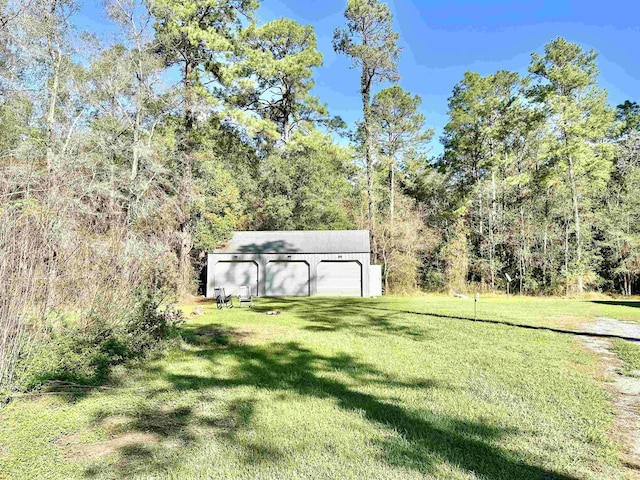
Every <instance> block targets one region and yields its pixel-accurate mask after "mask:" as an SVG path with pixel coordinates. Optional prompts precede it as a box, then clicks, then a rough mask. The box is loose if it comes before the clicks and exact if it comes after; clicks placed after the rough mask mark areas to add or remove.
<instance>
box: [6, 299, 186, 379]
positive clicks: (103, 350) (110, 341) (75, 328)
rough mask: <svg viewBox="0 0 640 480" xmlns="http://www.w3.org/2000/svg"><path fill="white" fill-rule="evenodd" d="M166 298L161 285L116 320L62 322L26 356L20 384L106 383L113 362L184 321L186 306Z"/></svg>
mask: <svg viewBox="0 0 640 480" xmlns="http://www.w3.org/2000/svg"><path fill="white" fill-rule="evenodd" d="M162 303H163V297H162V295H161V294H160V293H159V292H158V291H155V290H145V291H143V292H142V293H139V294H138V295H137V302H136V305H135V308H134V309H133V311H132V312H130V313H129V314H127V315H126V316H124V317H123V318H121V319H120V321H118V322H115V323H114V322H113V318H108V319H105V318H101V317H97V316H95V315H94V316H92V318H91V319H90V320H89V321H88V322H79V321H77V319H72V320H68V321H67V322H62V324H61V325H59V326H58V327H57V328H55V329H53V331H52V332H51V333H50V335H49V336H48V338H47V339H46V340H44V339H43V340H41V341H40V342H38V343H37V345H36V347H35V349H34V350H33V352H32V354H31V355H30V356H29V357H28V358H26V357H25V358H24V359H23V362H22V363H21V364H20V366H19V369H18V371H19V376H20V381H19V382H18V388H21V389H33V388H36V387H39V386H42V385H44V384H47V383H49V382H51V381H64V382H71V383H74V384H79V385H88V386H96V385H100V384H102V383H104V382H105V381H106V380H107V378H108V375H109V371H110V367H111V366H113V365H116V364H119V363H123V362H126V361H127V360H130V359H133V358H139V357H141V356H143V355H144V354H145V353H147V352H148V351H149V350H151V349H153V348H156V347H158V346H159V345H161V344H162V341H163V340H165V339H167V338H170V337H171V336H173V335H174V334H175V332H176V327H177V326H178V325H179V324H180V323H181V322H183V321H184V318H183V315H182V312H181V311H180V310H177V309H176V308H175V306H174V305H173V304H168V305H162Z"/></svg>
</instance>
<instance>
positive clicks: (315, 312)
mask: <svg viewBox="0 0 640 480" xmlns="http://www.w3.org/2000/svg"><path fill="white" fill-rule="evenodd" d="M372 305H373V304H372V303H371V300H370V299H366V298H364V299H358V298H344V299H339V298H330V297H311V298H303V299H289V298H281V299H269V301H267V302H265V303H258V304H256V305H255V306H254V307H253V310H254V311H255V312H256V313H266V312H268V311H273V310H280V311H282V312H287V313H291V314H294V315H296V316H298V317H299V318H301V319H304V321H305V322H307V323H308V325H306V326H304V327H302V328H303V329H304V330H308V331H314V332H337V331H340V330H352V331H357V332H358V334H359V335H361V336H371V335H381V334H391V335H397V336H401V337H404V338H406V339H409V340H417V341H422V340H426V339H427V333H428V332H427V329H424V328H420V327H417V326H416V325H415V324H414V323H412V322H406V323H403V321H402V318H401V317H402V315H403V313H404V312H401V311H397V310H387V311H385V312H378V311H376V310H375V309H372V308H371V307H372Z"/></svg>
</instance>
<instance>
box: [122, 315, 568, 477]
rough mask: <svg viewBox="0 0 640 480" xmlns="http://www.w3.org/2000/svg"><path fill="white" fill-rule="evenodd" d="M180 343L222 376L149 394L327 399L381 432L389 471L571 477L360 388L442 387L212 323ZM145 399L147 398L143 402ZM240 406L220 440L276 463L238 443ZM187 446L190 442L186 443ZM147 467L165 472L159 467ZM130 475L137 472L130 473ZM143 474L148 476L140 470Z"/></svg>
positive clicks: (144, 419) (485, 428)
mask: <svg viewBox="0 0 640 480" xmlns="http://www.w3.org/2000/svg"><path fill="white" fill-rule="evenodd" d="M185 338H186V339H187V341H189V342H190V343H191V346H190V348H189V350H188V351H187V352H186V354H187V355H194V356H197V357H199V358H204V359H207V360H208V361H210V362H211V363H212V365H213V366H214V368H212V370H211V371H212V372H215V370H216V368H215V366H216V365H219V364H225V365H226V366H227V368H228V371H226V372H225V375H224V377H218V376H216V375H215V373H212V374H211V375H208V376H202V375H190V374H176V373H169V372H165V373H163V374H162V378H163V379H164V380H166V381H167V382H169V384H170V385H171V387H170V388H168V389H167V390H166V391H165V392H156V394H159V393H164V394H166V393H168V392H174V393H176V395H177V396H179V395H180V392H187V391H192V392H193V391H210V390H209V389H212V388H214V389H215V388H223V389H229V388H234V387H252V388H257V389H264V390H268V391H271V392H273V393H274V394H278V392H280V393H286V394H287V395H289V394H294V395H297V396H300V397H308V398H316V399H327V400H331V401H332V402H333V403H334V404H335V405H336V406H337V407H338V408H340V409H342V410H344V411H347V412H354V413H357V414H358V415H359V416H361V417H362V418H364V419H365V420H367V421H368V422H370V423H371V424H374V425H377V426H378V427H381V428H383V429H385V430H386V431H387V432H388V433H389V435H386V436H385V440H383V441H381V443H380V446H381V450H382V452H383V453H382V459H383V460H384V461H385V462H387V463H388V464H389V465H392V466H398V467H403V468H409V469H413V470H415V471H418V472H421V473H425V474H428V473H433V472H434V471H435V469H436V462H441V461H446V462H447V463H449V464H451V465H455V466H457V467H459V468H461V469H463V470H465V471H468V472H473V473H474V474H475V475H478V476H481V477H483V478H492V479H518V478H521V479H534V478H539V479H540V478H545V479H551V478H554V479H564V480H569V479H572V478H573V477H570V476H567V475H563V474H560V473H556V472H553V471H549V470H546V469H544V468H541V467H538V466H536V465H531V464H530V463H528V462H527V461H525V460H524V459H522V458H521V457H520V456H519V455H518V453H517V452H512V451H508V450H505V449H503V448H500V447H499V446H497V445H496V443H497V442H499V440H500V439H501V438H502V437H504V436H506V435H511V434H514V433H515V431H514V430H510V429H505V428H502V427H498V426H495V425H491V424H488V423H483V422H473V421H467V420H461V419H459V418H454V417H447V416H443V415H437V414H433V413H431V412H429V411H427V410H420V409H411V408H405V407H402V406H400V405H398V404H397V402H395V401H394V400H393V399H391V398H384V397H379V396H376V395H373V394H371V393H368V392H366V391H362V390H364V389H365V388H366V387H367V386H368V385H371V384H380V385H383V386H385V387H401V388H414V389H430V388H450V387H449V386H447V385H442V384H439V383H437V382H434V381H432V380H429V379H415V380H414V381H409V382H403V381H399V380H397V379H395V378H392V377H390V376H389V375H387V374H385V373H383V372H381V371H379V370H377V369H376V368H375V367H373V366H372V365H369V364H366V363H362V362H359V361H358V360H357V359H355V358H354V357H352V356H350V355H347V354H338V355H335V356H324V355H318V354H316V353H314V352H313V351H311V350H309V349H308V348H305V347H303V346H301V345H299V344H297V343H293V342H291V343H275V344H266V345H248V344H245V343H244V342H243V340H242V337H241V336H237V335H236V331H234V330H233V329H225V328H223V327H221V326H219V325H209V326H201V327H198V328H197V329H194V330H191V331H190V332H188V333H187V334H186V335H185ZM361 387H362V388H361ZM203 393H204V392H203ZM152 397H153V395H150V401H151V400H152ZM242 408H243V409H244V410H243V411H244V413H243V414H242V415H241V416H242V418H243V420H242V422H241V423H239V424H237V425H236V427H235V428H234V429H232V430H230V431H229V432H224V433H223V434H224V435H226V438H227V439H228V440H230V441H234V440H236V441H238V443H239V444H241V446H242V447H243V448H245V449H248V451H247V453H246V456H243V457H242V461H243V462H247V463H250V462H252V461H259V462H263V461H269V462H278V461H279V457H280V455H282V452H279V451H278V450H276V449H273V448H272V447H269V445H266V444H264V443H261V442H260V441H259V440H255V442H254V443H251V444H247V443H246V442H244V443H242V441H240V440H238V437H237V436H236V433H237V431H238V430H239V429H242V428H244V427H246V426H247V425H249V424H250V422H251V417H252V415H253V407H252V406H247V405H245V406H244V407H242ZM181 415H182V416H181V417H180V418H181V420H180V422H178V423H177V424H176V425H173V426H171V427H170V428H168V429H166V430H165V429H161V430H156V432H157V433H158V434H159V435H161V436H163V437H170V436H172V435H175V434H176V432H175V430H180V429H185V428H186V427H185V425H191V424H193V423H198V422H200V423H201V422H202V420H201V419H194V418H195V413H194V412H193V411H189V412H186V411H185V412H183V413H182V414H181ZM149 418H153V412H148V411H144V412H142V413H141V414H140V415H139V416H138V418H137V420H136V422H137V423H132V425H131V427H132V428H134V429H141V430H145V429H146V430H148V429H149V428H150V426H149V423H148V419H149ZM192 441H196V440H194V439H190V440H189V442H192ZM122 454H123V455H124V456H126V457H127V458H128V461H129V465H131V462H138V463H144V462H145V459H146V458H147V454H148V452H146V451H145V450H144V448H142V449H140V448H137V449H133V450H132V449H131V448H129V450H128V451H124V452H122ZM177 461H178V460H177V459H176V462H177ZM152 467H153V468H156V469H157V468H162V469H165V468H167V466H166V465H160V466H155V467H154V466H153V465H152ZM131 471H137V472H140V470H139V469H138V470H136V469H135V468H133V469H132V470H131ZM146 472H147V473H152V472H151V471H148V470H146ZM156 472H157V470H156Z"/></svg>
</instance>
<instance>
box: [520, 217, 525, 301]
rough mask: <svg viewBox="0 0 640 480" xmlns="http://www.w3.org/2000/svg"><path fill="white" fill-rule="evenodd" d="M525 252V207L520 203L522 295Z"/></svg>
mask: <svg viewBox="0 0 640 480" xmlns="http://www.w3.org/2000/svg"><path fill="white" fill-rule="evenodd" d="M525 252H526V235H525V231H524V207H523V206H522V205H520V295H522V289H523V286H524V276H525Z"/></svg>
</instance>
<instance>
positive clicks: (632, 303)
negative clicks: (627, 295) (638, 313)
mask: <svg viewBox="0 0 640 480" xmlns="http://www.w3.org/2000/svg"><path fill="white" fill-rule="evenodd" d="M590 302H591V303H597V304H600V305H618V306H620V307H632V308H640V301H632V300H590Z"/></svg>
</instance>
